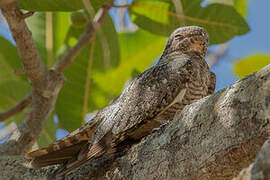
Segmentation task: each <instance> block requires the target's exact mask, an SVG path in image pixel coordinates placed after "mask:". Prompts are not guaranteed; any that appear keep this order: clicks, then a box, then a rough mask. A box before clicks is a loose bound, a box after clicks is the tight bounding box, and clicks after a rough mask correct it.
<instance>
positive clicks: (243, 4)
mask: <svg viewBox="0 0 270 180" xmlns="http://www.w3.org/2000/svg"><path fill="white" fill-rule="evenodd" d="M234 7H235V9H236V10H237V11H238V12H239V13H240V14H241V15H242V16H243V17H247V0H235V1H234Z"/></svg>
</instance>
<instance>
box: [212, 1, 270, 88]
mask: <svg viewBox="0 0 270 180" xmlns="http://www.w3.org/2000/svg"><path fill="white" fill-rule="evenodd" d="M269 7H270V0H260V1H258V0H250V1H249V3H248V14H247V22H248V24H249V26H250V29H251V30H250V32H248V33H247V34H245V35H243V36H238V37H235V38H233V39H232V40H230V41H229V42H228V43H229V49H228V52H227V54H226V56H224V57H222V58H221V59H220V60H219V61H218V63H217V64H216V65H215V66H214V67H213V68H212V70H213V71H214V72H215V73H216V76H217V87H216V90H219V89H222V88H225V87H227V86H229V85H230V84H232V83H233V82H235V81H236V80H237V79H238V78H237V77H236V76H235V75H234V73H233V63H234V62H235V61H237V60H240V59H242V58H244V57H247V56H249V55H251V54H254V53H264V54H270V21H269V20H268V18H269V17H270V11H269ZM254 63H256V62H254Z"/></svg>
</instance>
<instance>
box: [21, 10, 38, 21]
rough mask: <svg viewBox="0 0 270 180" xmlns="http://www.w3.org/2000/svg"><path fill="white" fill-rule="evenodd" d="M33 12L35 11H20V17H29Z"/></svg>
mask: <svg viewBox="0 0 270 180" xmlns="http://www.w3.org/2000/svg"><path fill="white" fill-rule="evenodd" d="M34 13H35V11H28V12H27V13H24V14H23V13H22V18H23V19H26V18H28V17H31V16H33V14H34Z"/></svg>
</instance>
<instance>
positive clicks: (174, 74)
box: [26, 26, 216, 179]
mask: <svg viewBox="0 0 270 180" xmlns="http://www.w3.org/2000/svg"><path fill="white" fill-rule="evenodd" d="M208 42H209V37H208V33H207V32H206V30H205V29H204V28H202V27H198V26H186V27H180V28H178V29H176V30H175V31H173V32H172V33H171V35H170V36H169V38H168V40H167V43H166V46H165V48H164V50H163V53H162V55H161V56H160V58H159V61H158V63H157V64H156V65H153V66H152V67H150V68H148V69H146V70H145V71H144V72H142V73H141V74H139V75H138V76H137V77H136V78H135V79H134V80H133V81H131V82H130V83H129V84H128V85H127V86H126V88H125V89H124V90H123V92H122V93H121V94H120V95H119V96H118V97H117V98H116V99H115V100H114V101H113V102H111V103H110V104H109V105H108V106H106V107H105V108H104V109H102V110H100V111H99V112H98V113H97V114H96V116H95V117H94V118H93V119H92V121H90V122H87V123H86V124H85V125H83V126H82V127H80V128H79V129H77V130H75V131H73V132H72V133H70V134H69V135H68V136H66V137H64V138H62V139H60V140H58V141H56V142H54V143H53V144H51V145H49V146H48V147H45V148H41V149H38V150H35V151H33V152H30V153H28V154H27V155H26V157H27V158H29V159H31V165H32V167H36V168H39V167H44V166H49V165H54V164H61V166H60V167H59V168H58V169H57V170H56V171H55V172H54V173H53V174H52V175H51V176H50V177H51V179H55V178H60V177H64V176H65V175H66V174H67V173H68V172H70V171H72V170H74V169H76V168H78V167H80V166H81V165H82V164H84V163H86V162H87V161H91V160H93V159H97V158H100V157H102V156H105V155H109V154H113V153H116V152H119V151H122V150H123V149H124V148H126V147H128V145H130V144H133V143H136V142H139V141H140V140H141V139H142V138H143V137H145V136H147V135H149V134H151V133H152V131H153V130H154V129H156V128H158V127H160V126H161V125H162V124H164V123H166V122H170V121H171V120H172V119H173V117H174V115H175V113H176V112H177V111H180V110H182V109H183V108H184V107H185V106H186V105H189V104H191V103H193V102H195V101H197V100H199V99H201V98H203V97H205V96H208V95H211V94H212V93H213V92H214V89H215V84H216V76H215V74H214V73H213V72H211V71H210V69H209V67H208V64H207V62H206V60H205V56H206V53H207V48H208Z"/></svg>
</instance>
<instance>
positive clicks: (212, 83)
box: [208, 72, 216, 95]
mask: <svg viewBox="0 0 270 180" xmlns="http://www.w3.org/2000/svg"><path fill="white" fill-rule="evenodd" d="M215 88H216V75H215V73H213V72H210V84H209V86H208V95H211V94H213V93H214V91H215Z"/></svg>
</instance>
